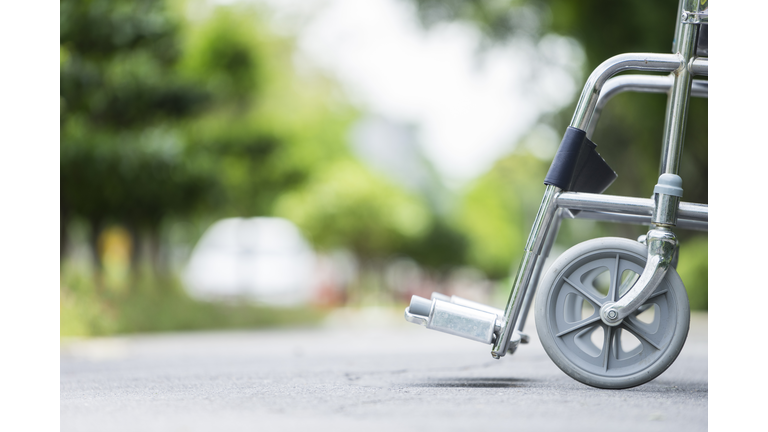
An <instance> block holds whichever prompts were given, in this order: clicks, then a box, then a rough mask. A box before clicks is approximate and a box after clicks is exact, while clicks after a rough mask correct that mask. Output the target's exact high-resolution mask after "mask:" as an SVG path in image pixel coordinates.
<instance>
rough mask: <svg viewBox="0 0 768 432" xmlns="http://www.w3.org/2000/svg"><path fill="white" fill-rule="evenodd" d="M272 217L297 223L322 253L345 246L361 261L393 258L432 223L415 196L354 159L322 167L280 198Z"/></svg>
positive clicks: (419, 236) (417, 238)
mask: <svg viewBox="0 0 768 432" xmlns="http://www.w3.org/2000/svg"><path fill="white" fill-rule="evenodd" d="M275 214H277V215H278V216H282V217H285V218H287V219H290V220H292V221H293V222H295V223H296V224H297V225H298V226H299V227H300V228H301V230H302V232H303V233H304V234H305V235H306V236H307V237H308V238H309V239H310V241H311V242H312V243H313V244H314V245H315V246H316V247H318V248H320V249H321V250H330V249H334V248H342V247H347V248H350V249H351V250H352V251H354V252H355V253H356V254H357V255H358V256H359V257H361V258H363V259H364V260H365V259H376V258H379V259H380V258H386V257H387V256H389V255H392V254H395V253H396V252H397V251H398V249H399V248H401V247H403V246H404V245H406V244H407V243H408V242H412V241H418V240H420V239H422V238H423V236H424V235H425V234H426V233H427V231H428V230H429V228H430V225H431V223H432V220H431V215H430V213H429V211H428V209H427V208H426V206H425V205H424V204H423V203H422V202H421V201H420V200H419V199H418V198H416V197H415V196H413V195H410V194H408V193H407V192H405V191H404V190H403V189H401V188H399V187H397V186H395V185H394V184H393V183H391V182H390V181H389V180H387V179H385V178H383V177H381V176H379V175H376V174H374V173H372V172H370V171H369V170H367V169H365V168H364V167H363V166H362V165H360V164H359V163H358V162H355V161H353V160H342V161H339V162H337V163H335V164H333V165H330V166H328V167H326V168H325V169H324V170H322V171H320V172H318V174H317V176H316V177H314V178H313V179H312V180H311V181H310V182H309V184H308V185H307V187H305V188H303V189H301V190H297V191H294V192H291V193H288V194H286V195H284V196H283V197H281V198H280V200H279V201H278V202H277V206H276V210H275Z"/></svg>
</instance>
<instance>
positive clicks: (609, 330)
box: [603, 326, 613, 372]
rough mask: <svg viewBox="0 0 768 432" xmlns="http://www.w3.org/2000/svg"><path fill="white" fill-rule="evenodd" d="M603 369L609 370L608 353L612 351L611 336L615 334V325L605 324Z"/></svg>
mask: <svg viewBox="0 0 768 432" xmlns="http://www.w3.org/2000/svg"><path fill="white" fill-rule="evenodd" d="M603 334H604V337H603V371H605V372H607V371H608V355H609V354H610V352H611V336H613V327H611V326H603Z"/></svg>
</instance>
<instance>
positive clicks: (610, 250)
mask: <svg viewBox="0 0 768 432" xmlns="http://www.w3.org/2000/svg"><path fill="white" fill-rule="evenodd" d="M646 254H647V249H646V247H645V246H644V245H643V244H641V243H638V242H636V241H634V240H628V239H623V238H616V237H605V238H598V239H594V240H589V241H586V242H584V243H580V244H578V245H576V246H574V247H572V248H570V249H568V250H567V251H566V252H565V253H563V254H562V255H561V256H560V257H559V258H558V259H557V260H556V261H555V262H554V263H553V264H552V266H551V267H550V268H549V270H548V272H547V274H546V276H545V277H544V280H543V281H542V283H541V285H540V286H539V289H538V292H537V293H536V303H535V314H536V331H537V332H538V334H539V339H540V340H541V343H542V345H543V346H544V349H545V350H546V352H547V354H548V355H549V357H550V358H551V359H552V361H554V362H555V364H556V365H557V366H558V367H559V368H560V369H561V370H562V371H563V372H565V373H566V374H568V375H569V376H571V377H572V378H574V379H575V380H577V381H580V382H582V383H584V384H587V385H590V386H593V387H599V388H606V389H624V388H629V387H635V386H638V385H641V384H645V383H646V382H648V381H650V380H652V379H654V378H656V377H657V376H659V375H661V373H662V372H664V371H665V370H666V369H667V368H668V367H669V366H670V365H671V364H672V362H674V361H675V359H676V358H677V355H678V354H679V353H680V350H682V348H683V345H684V344H685V339H686V337H687V336H688V326H689V324H690V308H689V306H688V296H687V294H686V292H685V286H684V285H683V282H682V280H681V279H680V276H679V275H678V274H677V272H676V271H675V269H674V268H670V269H669V270H668V271H667V274H666V276H665V277H664V279H663V280H662V282H661V283H660V284H659V286H658V287H657V288H656V290H655V291H654V293H653V294H652V295H651V297H650V298H649V299H648V300H647V301H646V303H645V304H643V306H641V307H640V308H639V309H638V311H637V312H636V313H635V314H633V315H631V316H629V317H627V318H625V319H624V321H622V323H621V324H619V325H618V326H616V327H610V326H607V325H606V324H604V323H603V322H602V321H601V320H600V315H599V311H600V306H601V305H602V304H603V303H605V302H607V301H617V300H618V299H620V298H621V297H622V296H623V295H624V294H625V293H626V292H627V291H628V290H629V288H631V287H632V285H633V284H634V282H635V281H636V280H637V278H638V277H639V275H640V274H641V273H642V272H643V268H644V267H645V262H646Z"/></svg>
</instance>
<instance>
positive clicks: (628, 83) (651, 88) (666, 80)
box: [586, 75, 709, 138]
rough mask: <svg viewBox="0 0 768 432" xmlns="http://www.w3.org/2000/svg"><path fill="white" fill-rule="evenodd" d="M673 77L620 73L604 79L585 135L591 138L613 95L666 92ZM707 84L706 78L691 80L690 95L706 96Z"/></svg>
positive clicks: (707, 92)
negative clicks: (628, 92) (606, 79)
mask: <svg viewBox="0 0 768 432" xmlns="http://www.w3.org/2000/svg"><path fill="white" fill-rule="evenodd" d="M673 82H674V78H673V76H672V75H666V76H658V75H621V76H617V77H614V78H611V79H609V80H608V81H606V83H605V85H604V86H603V90H602V91H601V92H600V96H599V97H598V99H597V105H595V112H594V113H593V114H592V121H590V122H589V127H588V128H587V129H586V131H587V137H588V138H592V134H594V132H595V128H597V122H598V121H599V120H600V114H601V113H602V112H603V108H605V105H606V104H607V103H608V101H609V100H611V99H612V98H613V97H614V96H616V95H617V94H619V93H623V92H627V91H631V92H638V93H667V92H669V89H670V88H671V87H672V83H673ZM708 95H709V85H708V82H707V81H706V80H693V82H692V83H691V96H695V97H708Z"/></svg>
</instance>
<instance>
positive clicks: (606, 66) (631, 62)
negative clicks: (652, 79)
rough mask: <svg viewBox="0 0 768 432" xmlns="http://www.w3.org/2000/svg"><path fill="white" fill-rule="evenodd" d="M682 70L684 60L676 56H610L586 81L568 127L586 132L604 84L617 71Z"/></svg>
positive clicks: (629, 54)
mask: <svg viewBox="0 0 768 432" xmlns="http://www.w3.org/2000/svg"><path fill="white" fill-rule="evenodd" d="M684 67H685V62H684V58H683V57H682V56H680V55H679V54H656V53H628V54H619V55H617V56H613V57H611V58H609V59H608V60H606V61H604V62H603V63H601V64H600V66H598V67H597V68H596V69H595V70H594V71H592V73H591V74H590V75H589V78H588V79H587V83H586V84H585V85H584V89H583V90H582V91H581V96H580V97H579V102H578V103H577V104H576V112H575V113H574V114H573V118H572V119H571V124H570V125H571V126H572V127H575V128H579V129H581V130H586V128H587V126H588V125H589V122H590V121H591V119H592V114H593V113H594V111H595V106H597V99H598V97H599V96H600V91H601V90H602V89H603V85H604V84H605V83H606V81H608V79H609V78H611V77H612V76H614V75H616V74H617V73H619V72H624V71H628V70H635V71H646V72H673V71H676V70H678V69H680V68H684Z"/></svg>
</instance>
